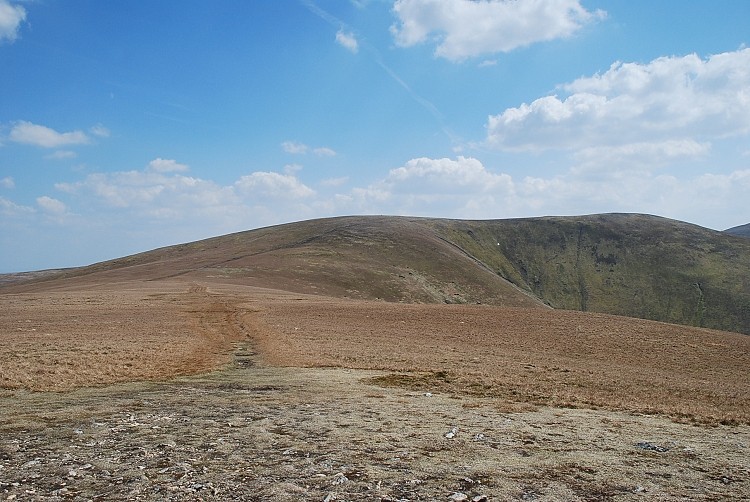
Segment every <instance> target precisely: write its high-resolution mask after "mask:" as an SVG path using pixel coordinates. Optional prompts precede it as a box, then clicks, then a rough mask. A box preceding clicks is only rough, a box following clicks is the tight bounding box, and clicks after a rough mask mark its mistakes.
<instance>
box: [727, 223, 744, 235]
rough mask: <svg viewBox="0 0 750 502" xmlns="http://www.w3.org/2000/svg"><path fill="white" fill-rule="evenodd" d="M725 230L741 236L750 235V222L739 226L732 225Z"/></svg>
mask: <svg viewBox="0 0 750 502" xmlns="http://www.w3.org/2000/svg"><path fill="white" fill-rule="evenodd" d="M724 232H726V233H728V234H732V235H738V236H740V237H750V223H747V224H745V225H740V226H738V227H732V228H728V229H726V230H724Z"/></svg>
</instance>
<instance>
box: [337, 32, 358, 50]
mask: <svg viewBox="0 0 750 502" xmlns="http://www.w3.org/2000/svg"><path fill="white" fill-rule="evenodd" d="M336 42H338V43H339V45H341V46H342V47H344V48H345V49H347V50H349V51H350V52H352V53H354V54H356V53H357V52H358V51H359V43H358V42H357V38H356V37H355V36H354V33H346V32H344V30H339V31H337V32H336Z"/></svg>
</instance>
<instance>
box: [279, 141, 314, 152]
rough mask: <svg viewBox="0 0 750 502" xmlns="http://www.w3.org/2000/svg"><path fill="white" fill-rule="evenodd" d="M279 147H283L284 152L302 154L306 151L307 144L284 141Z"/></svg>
mask: <svg viewBox="0 0 750 502" xmlns="http://www.w3.org/2000/svg"><path fill="white" fill-rule="evenodd" d="M281 148H283V149H284V151H285V152H286V153H291V154H303V153H307V150H308V146H307V145H305V144H304V143H297V142H296V141H284V142H283V143H282V144H281Z"/></svg>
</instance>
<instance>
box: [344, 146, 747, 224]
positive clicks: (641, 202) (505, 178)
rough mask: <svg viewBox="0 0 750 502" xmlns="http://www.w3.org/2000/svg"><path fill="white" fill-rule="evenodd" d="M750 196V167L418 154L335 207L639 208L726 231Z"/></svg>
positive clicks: (463, 210)
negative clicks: (548, 166) (634, 166)
mask: <svg viewBox="0 0 750 502" xmlns="http://www.w3.org/2000/svg"><path fill="white" fill-rule="evenodd" d="M673 146H676V145H673ZM696 147H698V148H700V145H698V146H696ZM655 148H656V149H663V150H668V149H669V148H668V147H663V146H657V147H655ZM747 193H750V169H740V170H736V171H734V172H731V173H728V174H698V175H693V176H686V177H683V178H676V177H674V176H671V175H666V174H659V175H654V174H651V173H649V172H647V171H630V170H627V169H616V170H612V171H603V172H597V173H594V174H593V175H592V174H591V173H590V172H588V171H585V170H571V171H569V172H567V173H563V174H559V175H550V176H525V177H523V176H521V177H514V176H511V175H509V174H506V173H495V172H493V171H491V170H489V169H487V168H486V167H485V166H484V165H483V164H482V163H481V162H480V161H479V160H478V159H474V158H464V157H457V158H456V159H430V158H420V159H412V160H410V161H409V162H407V163H406V164H404V166H402V167H399V168H396V169H392V170H391V171H390V172H389V173H388V175H387V176H385V177H384V178H383V179H382V180H380V181H378V182H376V183H373V184H371V185H369V186H366V187H357V188H354V189H352V190H350V191H349V192H348V193H343V194H339V195H338V196H337V197H336V198H334V200H333V202H334V210H332V211H334V212H338V213H339V214H344V213H347V212H352V211H356V212H364V213H377V214H404V215H417V216H420V215H421V216H432V217H445V218H468V219H474V218H476V219H494V218H514V217H530V216H542V215H576V214H587V213H608V212H638V213H650V214H657V215H662V216H666V217H670V218H675V219H680V220H684V221H689V222H693V223H697V224H699V225H704V226H707V227H709V228H716V229H723V228H728V227H729V226H732V224H735V225H736V224H740V223H741V221H736V222H734V221H733V219H734V218H736V216H733V215H742V214H747V210H746V208H745V207H744V206H745V205H746V198H747Z"/></svg>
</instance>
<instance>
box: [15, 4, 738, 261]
mask: <svg viewBox="0 0 750 502" xmlns="http://www.w3.org/2000/svg"><path fill="white" fill-rule="evenodd" d="M748 20H750V2H744V1H734V0H731V1H730V0H717V1H713V2H698V1H694V2H685V1H683V0H680V1H667V0H662V1H659V2H652V1H616V0H615V1H596V0H517V1H512V2H506V1H500V0H497V1H496V0H492V1H482V2H471V1H468V0H399V1H384V0H383V1H379V0H357V1H355V0H285V1H266V0H254V1H253V0H233V1H230V0H216V1H214V2H205V1H201V2H198V1H193V0H181V1H179V2H178V1H158V0H157V1H131V2H101V1H98V0H65V1H63V0H25V1H21V0H0V75H2V76H1V77H0V272H11V271H22V270H35V269H43V268H56V267H67V266H79V265H85V264H89V263H93V262H97V261H101V260H105V259H110V258H116V257H120V256H124V255H127V254H132V253H135V252H139V251H145V250H149V249H153V248H156V247H160V246H165V245H170V244H176V243H181V242H187V241H192V240H197V239H201V238H206V237H211V236H215V235H221V234H225V233H229V232H234V231H241V230H247V229H252V228H258V227H262V226H267V225H272V224H277V223H284V222H290V221H298V220H304V219H309V218H316V217H326V216H339V215H348V214H394V215H396V214H398V215H413V216H434V217H448V218H471V219H494V218H511V217H529V216H540V215H575V214H589V213H601V212H641V213H650V214H657V215H660V216H665V217H669V218H675V219H679V220H683V221H688V222H691V223H695V224H699V225H702V226H705V227H708V228H713V229H717V230H723V229H726V228H729V227H732V226H736V225H740V224H745V223H748V222H750V211H748V208H749V207H750V205H748V203H747V200H746V199H747V198H748V196H750V142H749V141H748V137H749V136H750V49H748V48H747V44H748V42H750V28H749V27H748Z"/></svg>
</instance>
